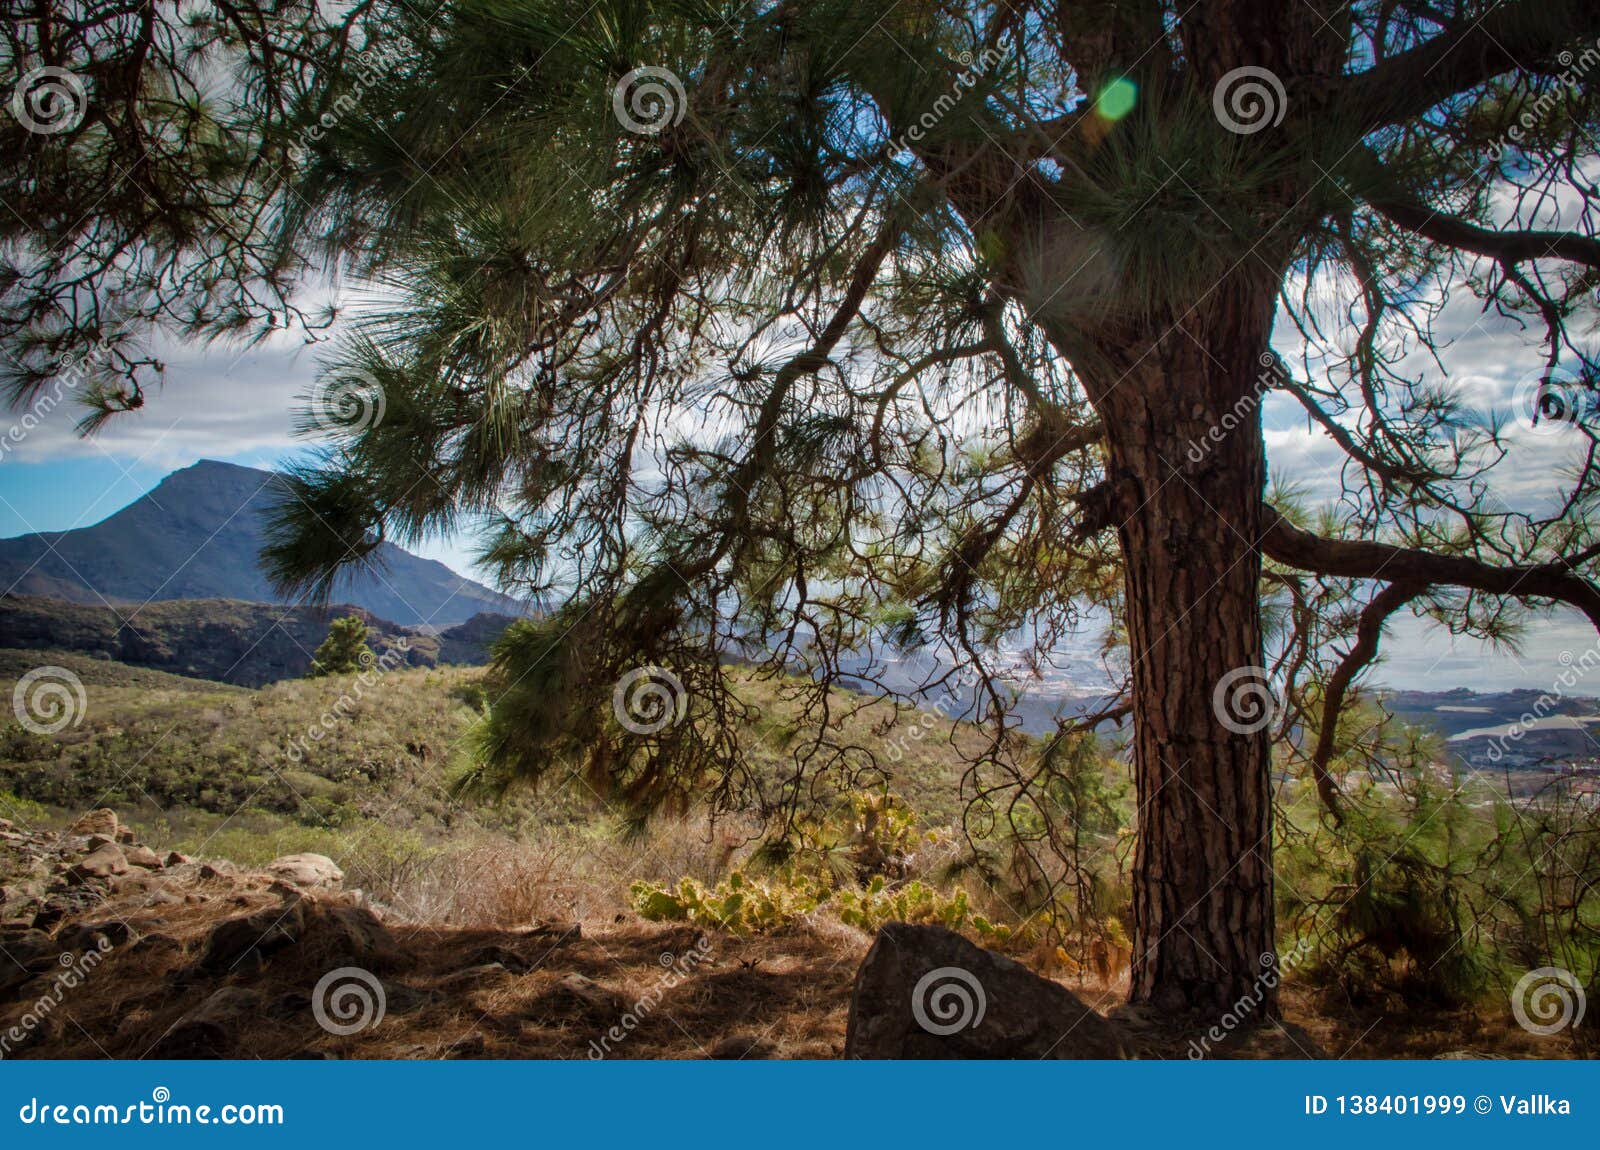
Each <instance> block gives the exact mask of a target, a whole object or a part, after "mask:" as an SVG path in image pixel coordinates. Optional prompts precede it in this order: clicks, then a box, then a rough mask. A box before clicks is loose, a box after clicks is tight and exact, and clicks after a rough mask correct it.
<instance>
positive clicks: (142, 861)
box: [122, 843, 161, 870]
mask: <svg viewBox="0 0 1600 1150" xmlns="http://www.w3.org/2000/svg"><path fill="white" fill-rule="evenodd" d="M122 854H123V857H124V858H126V859H127V860H128V865H129V866H137V867H143V868H144V869H145V870H160V869H161V856H160V855H158V854H156V852H155V851H153V850H151V849H150V848H149V847H146V846H140V845H139V844H138V843H135V844H134V845H133V846H130V847H127V848H125V849H124V850H123V852H122Z"/></svg>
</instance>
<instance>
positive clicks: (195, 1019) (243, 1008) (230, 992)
mask: <svg viewBox="0 0 1600 1150" xmlns="http://www.w3.org/2000/svg"><path fill="white" fill-rule="evenodd" d="M261 1005H262V997H261V995H260V993H259V992H257V991H254V990H247V989H245V988H244V987H241V986H224V987H222V988H221V989H220V990H217V991H215V992H214V993H212V995H211V996H210V997H209V998H207V999H206V1000H205V1001H204V1002H202V1003H201V1004H200V1005H199V1006H197V1007H196V1008H195V1009H194V1010H191V1011H190V1012H189V1013H187V1014H185V1015H184V1016H183V1017H182V1018H180V1019H178V1021H177V1022H175V1023H174V1024H173V1025H172V1026H171V1028H170V1029H168V1031H167V1032H166V1033H165V1034H164V1035H162V1036H161V1038H160V1040H159V1041H157V1043H156V1045H155V1048H154V1049H153V1050H152V1051H151V1053H152V1054H153V1055H154V1056H155V1057H157V1058H226V1057H228V1055H230V1054H231V1053H233V1051H234V1049H235V1047H237V1046H238V1043H239V1029H240V1026H241V1023H242V1021H243V1020H244V1019H245V1018H247V1017H250V1016H252V1015H254V1014H256V1013H257V1012H259V1011H260V1009H261Z"/></svg>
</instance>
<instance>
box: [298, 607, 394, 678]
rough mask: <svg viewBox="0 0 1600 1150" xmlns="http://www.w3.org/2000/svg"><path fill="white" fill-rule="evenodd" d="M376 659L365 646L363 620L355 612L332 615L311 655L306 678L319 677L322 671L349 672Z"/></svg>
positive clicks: (328, 673) (325, 673) (351, 672)
mask: <svg viewBox="0 0 1600 1150" xmlns="http://www.w3.org/2000/svg"><path fill="white" fill-rule="evenodd" d="M376 659H377V656H376V655H374V654H373V653H372V648H371V647H368V646H367V623H366V620H364V619H362V618H361V617H360V616H359V615H346V616H345V617H344V618H342V619H335V620H334V621H333V626H332V627H330V628H329V629H328V637H327V638H326V639H324V640H323V641H322V645H321V646H320V647H318V648H317V650H316V653H315V654H314V655H312V656H311V668H310V669H309V670H308V671H307V672H306V678H308V679H319V678H321V677H323V676H324V675H349V674H353V673H354V672H356V671H360V670H362V669H363V668H365V667H369V666H371V665H372V663H373V662H374V661H375V660H376Z"/></svg>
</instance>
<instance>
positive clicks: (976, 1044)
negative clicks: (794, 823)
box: [844, 922, 1124, 1059]
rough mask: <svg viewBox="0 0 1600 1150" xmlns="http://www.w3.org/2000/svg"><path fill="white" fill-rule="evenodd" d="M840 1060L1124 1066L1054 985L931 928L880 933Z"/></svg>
mask: <svg viewBox="0 0 1600 1150" xmlns="http://www.w3.org/2000/svg"><path fill="white" fill-rule="evenodd" d="M844 1056H845V1057H846V1058H911V1059H920V1058H1122V1057H1124V1054H1123V1050H1122V1045H1121V1043H1120V1042H1119V1041H1118V1039H1117V1033H1116V1031H1115V1030H1114V1029H1112V1026H1111V1024H1110V1023H1109V1022H1107V1021H1106V1020H1105V1019H1103V1018H1101V1017H1100V1016H1099V1015H1098V1014H1096V1013H1095V1012H1094V1011H1093V1010H1090V1009H1089V1008H1088V1007H1087V1006H1085V1005H1084V1004H1083V1003H1082V1002H1080V1001H1079V1000H1078V997H1077V996H1076V995H1075V994H1073V993H1072V992H1071V991H1070V990H1068V989H1067V988H1066V987H1064V986H1062V985H1060V984H1059V983H1055V982H1051V981H1050V980H1049V979H1045V978H1040V977H1039V976H1038V975H1036V974H1034V973H1033V972H1032V971H1030V970H1028V969H1027V968H1026V967H1024V966H1023V965H1022V964H1020V963H1017V962H1013V961H1012V960H1011V959H1009V958H1006V957H1005V956H1004V955H999V954H995V953H994V952H993V951H988V950H984V949H983V948H981V947H978V946H974V945H973V944H972V943H970V942H968V941H967V940H966V939H964V938H962V937H961V936H960V935H959V934H954V933H952V932H951V931H948V930H945V929H944V928H943V927H939V926H912V925H909V924H907V923H903V922H892V923H889V924H887V925H886V926H884V928H883V929H882V930H880V931H879V932H878V939H877V941H876V942H875V943H873V946H872V949H871V950H870V951H868V952H867V957H866V959H865V960H864V961H863V962H862V963H861V969H860V970H858V971H857V972H856V983H855V989H854V990H853V991H852V992H851V995H850V1022H849V1028H848V1030H847V1031H846V1034H845V1041H844Z"/></svg>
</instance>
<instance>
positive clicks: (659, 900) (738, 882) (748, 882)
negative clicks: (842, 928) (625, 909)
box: [631, 871, 827, 934]
mask: <svg viewBox="0 0 1600 1150" xmlns="http://www.w3.org/2000/svg"><path fill="white" fill-rule="evenodd" d="M631 890H632V894H633V899H634V908H635V909H636V910H637V911H638V912H639V914H640V916H642V917H643V918H646V919H649V920H651V921H652V922H661V921H674V920H675V921H684V922H693V923H700V924H702V925H706V926H715V927H717V928H719V929H722V930H727V931H731V932H733V933H734V934H759V933H763V932H765V931H769V930H775V929H777V928H778V927H781V926H785V925H787V924H788V923H790V922H792V921H793V920H794V919H796V918H798V917H800V916H801V915H806V914H810V913H811V912H812V911H814V910H816V909H817V905H818V904H819V903H820V902H821V901H822V900H823V899H824V898H826V897H827V891H826V889H825V888H822V887H819V886H818V885H817V884H816V883H815V882H813V881H812V880H810V879H806V878H803V877H799V876H795V875H792V874H791V875H789V876H788V877H787V880H776V879H774V880H766V879H752V878H750V877H748V876H747V875H745V874H744V873H743V872H742V871H734V872H733V873H732V874H730V875H729V876H728V877H727V878H725V879H723V880H722V881H721V882H719V883H717V884H716V885H715V886H713V887H710V888H707V887H706V886H705V885H704V884H702V883H700V882H697V881H696V880H694V879H692V878H684V879H681V880H679V882H678V884H677V886H676V887H670V886H663V885H658V884H655V883H651V882H646V881H644V880H640V881H638V882H635V883H634V884H633V886H632V888H631Z"/></svg>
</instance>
